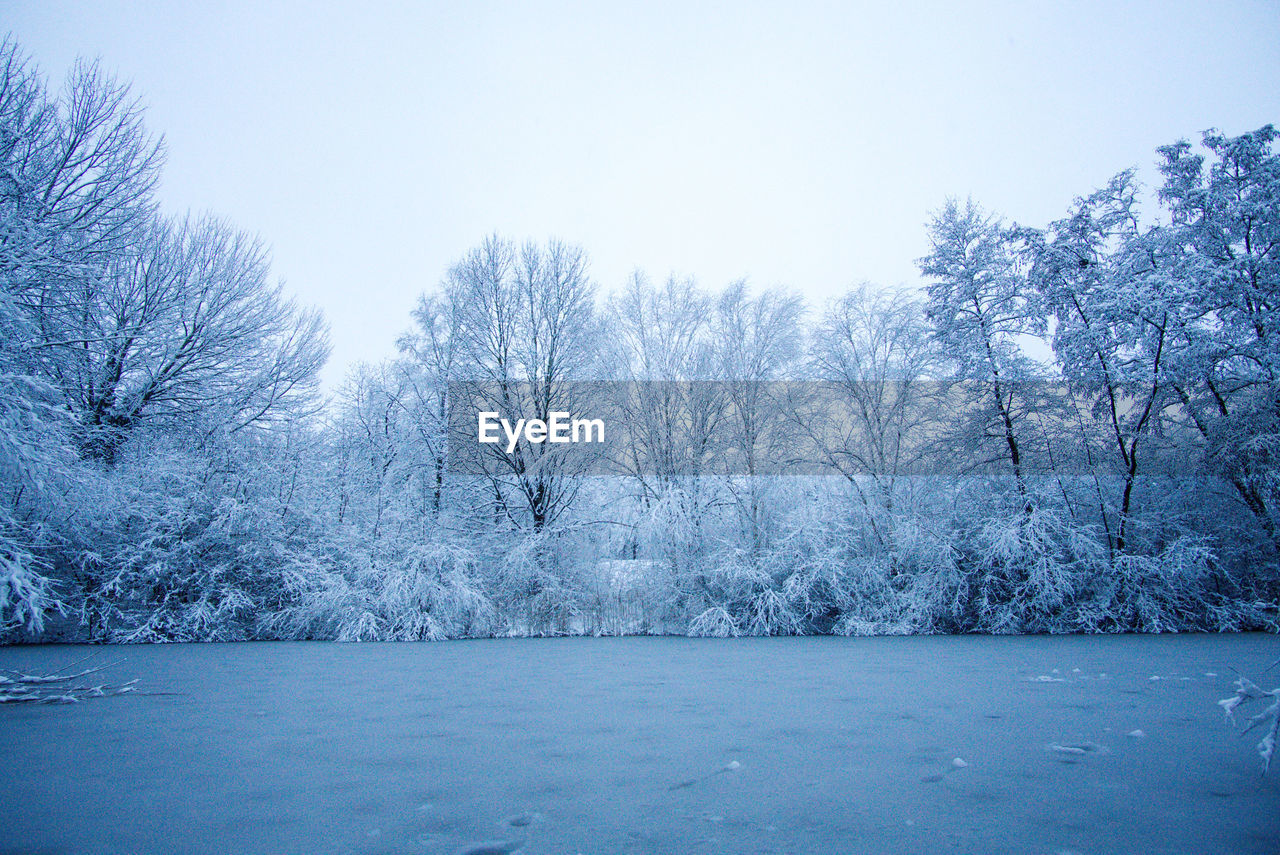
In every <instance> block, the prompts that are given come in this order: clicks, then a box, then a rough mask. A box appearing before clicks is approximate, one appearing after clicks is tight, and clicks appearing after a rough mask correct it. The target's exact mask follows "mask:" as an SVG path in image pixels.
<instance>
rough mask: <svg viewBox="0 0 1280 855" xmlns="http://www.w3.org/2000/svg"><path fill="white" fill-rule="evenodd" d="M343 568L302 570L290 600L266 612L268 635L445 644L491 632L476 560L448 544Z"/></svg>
mask: <svg viewBox="0 0 1280 855" xmlns="http://www.w3.org/2000/svg"><path fill="white" fill-rule="evenodd" d="M343 565H344V566H342V567H334V566H323V565H314V566H311V567H307V568H299V570H298V574H297V575H296V576H295V577H294V580H293V584H294V585H295V586H296V589H297V590H296V594H295V596H294V598H293V602H292V603H291V604H290V605H288V606H286V607H285V608H283V609H282V610H281V611H279V612H277V613H275V614H271V615H267V616H265V617H264V620H263V621H262V623H261V625H260V628H259V631H260V632H261V633H262V634H264V635H267V636H269V637H277V638H299V639H313V638H319V639H333V640H337V641H440V640H443V639H447V638H475V637H484V636H488V635H491V634H492V633H493V630H494V626H495V610H494V607H493V605H492V603H491V602H490V600H489V598H488V597H487V596H486V595H485V594H484V593H483V592H482V591H481V589H480V587H479V585H478V584H477V582H476V579H475V565H474V556H473V555H472V554H471V553H470V552H469V551H468V550H466V549H464V548H462V547H459V546H455V545H451V544H447V543H427V544H423V545H421V546H418V547H414V548H412V549H410V550H409V551H408V553H407V554H405V555H404V556H403V557H401V558H400V559H399V561H396V562H387V561H386V560H385V559H382V560H379V559H375V558H372V557H371V556H368V555H360V556H356V555H348V556H346V558H345V560H344V561H343Z"/></svg>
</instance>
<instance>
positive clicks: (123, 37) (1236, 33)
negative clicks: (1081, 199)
mask: <svg viewBox="0 0 1280 855" xmlns="http://www.w3.org/2000/svg"><path fill="white" fill-rule="evenodd" d="M891 6H893V7H894V8H890V7H891ZM0 30H9V31H11V32H12V34H13V35H14V36H15V37H16V38H17V40H18V42H19V44H20V45H21V46H22V47H23V48H24V49H25V50H26V51H27V52H28V53H29V54H30V55H31V56H32V57H33V58H34V59H35V60H36V61H37V62H38V63H39V64H40V66H41V67H42V68H43V70H44V71H45V73H46V74H48V75H49V76H50V78H51V79H52V80H54V81H56V82H60V81H61V79H62V76H63V74H64V72H65V71H66V69H67V68H68V67H69V65H70V64H71V62H72V61H73V60H74V59H75V57H76V56H77V55H86V56H99V57H101V58H102V60H103V62H104V64H105V65H106V66H107V67H108V68H109V69H112V70H114V71H115V72H116V73H117V74H118V75H119V76H121V77H123V78H126V79H131V80H132V81H133V83H134V87H135V92H137V93H138V94H140V95H141V96H142V97H143V98H144V100H145V102H146V103H147V104H148V105H149V110H148V113H147V121H148V124H149V126H150V128H151V129H152V130H154V131H157V132H161V133H163V134H164V136H165V138H166V141H167V145H168V152H169V156H168V165H167V167H166V169H165V172H164V183H163V186H162V188H161V200H162V202H163V204H164V206H165V207H166V208H167V209H168V210H169V211H170V212H173V213H180V212H183V211H186V210H188V209H193V210H198V211H206V210H207V211H212V212H214V213H217V214H219V215H221V216H224V217H226V218H228V219H229V220H231V221H232V222H234V223H235V224H236V225H237V226H239V227H241V228H244V229H247V230H250V231H254V232H257V233H259V234H260V235H261V236H262V238H263V239H264V240H265V241H266V242H267V243H268V244H269V245H271V246H272V247H273V250H274V252H273V255H274V259H275V264H274V270H275V274H276V275H277V276H278V277H280V278H281V279H283V280H284V281H285V283H286V285H287V287H288V289H289V290H290V291H292V292H293V293H295V294H296V295H297V296H298V297H299V298H300V299H301V300H302V301H304V302H307V303H314V304H318V305H320V306H321V307H322V308H323V309H324V310H325V312H326V314H327V316H328V318H329V321H330V324H331V326H332V334H333V344H334V353H333V357H332V360H331V362H330V365H329V366H328V368H327V369H326V372H325V379H326V384H327V385H328V386H329V387H330V388H332V387H333V386H334V385H336V383H337V382H339V381H340V380H341V378H342V377H343V376H344V375H345V373H346V371H347V369H348V367H349V366H350V364H351V363H353V362H355V361H357V360H369V361H372V360H377V359H381V358H383V357H385V356H389V355H391V354H393V353H394V341H395V338H396V336H397V335H398V334H399V333H400V332H401V331H403V330H404V329H406V328H407V327H408V325H409V311H410V309H411V308H412V307H413V305H414V303H415V301H416V299H417V295H418V294H419V293H421V292H422V291H423V290H424V289H426V288H429V287H431V286H432V285H434V284H435V283H436V282H438V281H439V279H440V277H441V276H442V274H443V273H444V271H445V270H446V269H447V268H448V267H449V265H450V264H451V263H452V262H453V261H455V260H457V259H458V258H459V257H460V256H462V255H463V254H464V253H465V252H466V251H467V250H468V249H469V248H471V247H472V246H474V245H475V244H477V243H478V242H479V241H480V240H481V239H482V238H483V237H484V236H485V235H487V234H489V233H491V232H495V231H496V232H500V233H502V234H504V235H507V236H509V237H513V238H517V239H524V238H536V239H539V240H541V239H544V238H547V237H552V236H554V237H558V238H561V239H564V240H566V241H570V242H574V243H579V244H582V245H583V246H584V247H585V248H586V250H587V252H588V253H589V254H590V256H591V259H592V272H593V275H594V277H595V279H596V281H597V282H598V283H599V284H600V287H601V289H602V290H603V291H609V290H612V289H615V288H617V287H619V286H620V285H621V284H622V283H623V282H624V280H625V279H626V277H627V276H628V274H629V273H630V271H631V270H632V269H634V268H636V267H641V268H644V269H645V270H647V271H648V272H649V273H650V274H652V275H654V276H655V277H662V276H665V275H666V274H667V273H669V272H677V273H680V274H686V275H693V276H695V277H697V278H698V280H699V281H700V282H702V283H703V284H704V285H707V286H712V287H719V286H721V285H724V284H725V283H727V282H729V281H731V280H733V279H736V278H739V277H745V278H747V279H748V280H749V281H750V282H751V283H752V284H753V285H756V286H771V285H783V286H785V287H788V288H792V289H795V290H797V291H799V292H800V293H802V294H804V295H805V296H806V297H807V298H808V299H809V301H810V302H811V303H812V304H815V305H816V304H820V303H821V302H822V301H824V300H825V299H826V298H828V297H831V296H834V295H836V294H838V293H840V292H842V291H843V290H844V289H846V288H847V287H848V286H850V285H851V284H853V283H856V282H859V281H863V280H869V281H872V282H876V283H881V284H898V283H903V284H906V285H909V286H914V285H916V284H918V282H919V277H918V274H917V272H916V268H915V264H914V260H915V259H916V258H917V257H919V256H920V255H922V254H923V253H924V252H925V251H926V240H925V230H924V224H925V222H926V221H927V219H928V217H929V213H930V212H931V211H932V210H934V209H936V208H937V207H939V206H940V205H941V204H942V202H943V200H944V199H945V198H946V197H947V196H961V197H963V196H966V195H972V196H973V197H974V198H975V199H976V200H977V201H979V202H980V203H981V204H983V205H984V206H985V207H987V208H989V209H993V210H996V211H998V212H1000V213H1002V214H1003V215H1004V216H1005V217H1006V218H1008V219H1012V220H1017V221H1019V222H1022V223H1027V224H1031V225H1040V224H1043V223H1045V222H1046V221H1048V220H1049V219H1052V218H1054V217H1057V216H1060V215H1061V214H1062V213H1064V211H1065V209H1066V206H1067V205H1068V204H1069V203H1070V202H1071V200H1072V199H1073V198H1074V197H1076V196H1079V195H1082V194H1085V193H1087V192H1089V191H1090V190H1092V189H1094V188H1095V187H1097V186H1098V185H1100V184H1102V183H1103V182H1104V181H1105V180H1106V179H1107V178H1108V177H1109V176H1110V175H1112V174H1113V173H1115V172H1117V171H1119V170H1121V169H1124V168H1127V167H1131V166H1137V167H1140V168H1141V169H1142V170H1143V171H1142V174H1143V175H1144V177H1145V178H1146V179H1147V180H1148V182H1152V181H1154V180H1155V177H1156V176H1155V172H1154V168H1153V164H1154V161H1155V157H1156V155H1155V148H1156V147H1157V146H1159V145H1162V144H1165V143H1169V142H1173V141H1175V140H1177V139H1179V138H1190V139H1193V140H1197V139H1198V138H1199V134H1200V132H1201V131H1202V130H1204V129H1206V128H1210V127H1216V128H1220V129H1221V130H1223V131H1224V132H1226V133H1230V134H1236V133H1241V132H1243V131H1246V130H1253V129H1256V128H1258V127H1260V126H1261V125H1264V124H1267V123H1277V122H1280V3H1277V2H1214V3H1210V2H1199V3H1190V2H1150V3H1128V4H1125V3H1110V2H1108V3H1072V4H1065V3H1064V4H1060V5H1055V6H1049V5H1043V4H1037V3H1033V2H1016V3H1007V4H1001V3H984V4H977V3H973V4H964V3H938V4H927V5H909V4H908V5H903V4H891V3H888V2H881V3H868V4H865V5H862V4H856V3H808V2H799V0H791V1H790V2H781V3H776V4H764V3H761V4H750V3H745V2H737V3H721V4H712V3H691V2H677V3H660V2H649V3H643V4H634V6H632V7H631V8H630V9H624V8H622V7H621V6H620V5H618V4H613V3H599V2H597V3H582V4H567V3H537V2H520V3H482V2H458V3H454V4H418V3H403V4H354V3H352V4H337V3H298V4H277V3H262V2H256V3H255V2H244V3H240V2H237V3H225V4H218V3H212V2H210V3H199V4H196V3H173V2H166V3H141V2H100V1H99V2H82V3H65V2H48V0H45V2H16V3H15V2H9V3H7V4H6V5H5V6H4V8H3V9H0Z"/></svg>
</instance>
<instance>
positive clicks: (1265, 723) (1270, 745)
mask: <svg viewBox="0 0 1280 855" xmlns="http://www.w3.org/2000/svg"><path fill="white" fill-rule="evenodd" d="M1267 698H1270V699H1271V703H1270V704H1269V705H1267V706H1266V707H1265V708H1264V709H1263V710H1262V711H1261V712H1258V713H1256V714H1254V715H1252V716H1250V717H1249V718H1248V719H1247V720H1246V721H1245V723H1244V725H1245V726H1244V730H1242V731H1241V732H1240V735H1241V736H1243V735H1244V734H1246V733H1248V732H1249V731H1251V730H1253V729H1254V728H1258V727H1263V728H1266V731H1265V733H1264V735H1263V737H1262V740H1261V741H1260V742H1259V743H1258V756H1259V757H1261V758H1262V774H1264V775H1265V774H1266V773H1267V771H1268V770H1269V769H1270V768H1271V758H1272V757H1274V756H1275V753H1276V734H1277V731H1280V689H1272V690H1271V691H1269V692H1268V691H1266V690H1264V689H1263V688H1262V687H1260V686H1259V685H1258V684H1257V683H1254V682H1253V681H1252V680H1250V679H1249V678H1247V677H1241V678H1240V679H1238V680H1236V693H1235V694H1234V695H1232V696H1231V697H1229V698H1223V699H1222V700H1220V701H1218V706H1220V707H1222V712H1223V714H1224V715H1225V716H1226V717H1227V721H1228V722H1230V723H1232V724H1235V722H1236V719H1235V711H1236V710H1237V709H1238V708H1240V707H1241V706H1243V705H1244V704H1247V703H1249V702H1250V701H1263V702H1264V703H1265V701H1266V699H1267Z"/></svg>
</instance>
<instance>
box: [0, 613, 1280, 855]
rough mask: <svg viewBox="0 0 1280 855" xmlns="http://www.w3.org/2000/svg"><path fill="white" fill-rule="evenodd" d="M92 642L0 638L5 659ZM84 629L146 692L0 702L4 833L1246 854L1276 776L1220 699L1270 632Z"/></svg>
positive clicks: (77, 845)
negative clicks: (20, 704) (278, 635)
mask: <svg viewBox="0 0 1280 855" xmlns="http://www.w3.org/2000/svg"><path fill="white" fill-rule="evenodd" d="M92 652H94V650H93V649H90V648H83V647H72V648H66V647H57V648H49V647H41V648H4V649H0V668H5V669H27V670H40V669H49V670H52V668H55V667H59V666H61V665H64V664H66V663H67V662H69V661H71V660H73V659H75V658H79V657H80V656H81V655H84V654H88V653H92ZM100 653H101V655H102V656H104V657H110V658H114V659H120V660H122V661H120V663H119V664H118V665H115V666H113V667H112V668H111V669H110V670H111V671H112V672H114V673H115V675H116V677H117V678H120V679H122V680H127V679H133V678H138V679H139V680H140V683H139V685H140V687H141V688H140V691H141V692H143V693H145V692H148V691H154V692H163V693H165V694H163V695H156V696H149V695H147V694H137V695H133V696H121V697H114V698H105V699H98V700H93V701H86V702H84V703H81V704H75V705H67V706H58V707H45V706H39V707H24V708H21V709H18V708H0V752H3V755H4V757H5V758H6V760H7V767H8V768H9V770H10V772H9V773H8V774H6V775H4V776H2V777H0V851H22V852H41V853H59V852H80V853H120V852H132V853H138V855H146V853H170V852H175V851H181V852H189V853H206V852H207V853H227V852H245V853H248V852H320V851H325V852H361V853H423V855H434V853H441V855H455V853H460V852H468V851H470V852H500V851H513V850H514V847H515V845H516V844H518V843H523V846H524V848H523V849H520V850H519V851H520V852H522V853H528V855H541V853H575V852H582V853H592V852H595V853H655V855H656V853H667V855H681V853H695V852H700V853H717V852H723V853H735V855H739V854H740V853H796V852H848V853H882V852H919V853H926V852H953V851H954V852H987V853H1046V855H1049V854H1050V853H1052V854H1053V855H1057V853H1066V852H1072V853H1080V855H1089V853H1097V855H1101V853H1108V855H1120V853H1134V855H1154V853H1190V852H1202V853H1220V852H1231V853H1241V855H1244V853H1269V852H1274V851H1275V842H1276V840H1277V839H1280V812H1277V810H1276V806H1277V804H1280V779H1277V777H1276V776H1275V775H1274V774H1272V775H1270V776H1267V777H1263V776H1261V775H1260V774H1259V772H1260V764H1259V762H1258V758H1257V755H1256V754H1255V753H1254V751H1253V745H1254V743H1255V742H1256V737H1253V738H1248V737H1247V738H1244V739H1242V738H1240V737H1239V735H1238V733H1237V731H1236V730H1233V729H1232V728H1230V727H1228V726H1226V725H1225V724H1224V722H1223V721H1222V714H1221V711H1220V710H1219V709H1218V707H1217V706H1216V703H1215V702H1216V701H1217V700H1219V699H1221V698H1222V697H1225V696H1228V695H1230V693H1231V687H1232V682H1233V680H1234V677H1235V674H1234V672H1233V670H1232V669H1233V668H1238V669H1239V670H1241V671H1242V672H1245V673H1254V674H1262V673H1263V671H1264V670H1265V669H1266V667H1267V666H1268V665H1269V664H1271V663H1272V662H1274V661H1275V657H1276V644H1275V641H1274V638H1273V637H1271V636H1262V635H1225V636H1206V635H1196V636H1167V637H1164V636H1162V637H1150V636H1148V637H1139V636H1107V637H1096V636H1091V637H1082V636H1069V637H1052V638H1045V637H1021V638H1015V637H1006V638H991V637H972V636H970V637H950V638H940V637H927V638H880V639H833V638H798V639H736V640H734V639H730V640H721V639H714V640H712V639H705V640H704V639H680V638H632V639H505V640H492V641H464V642H448V643H441V644H429V645H420V644H407V645H406V644H360V645H329V644H317V643H312V644H303V643H268V644H232V645H159V646H146V647H130V648H113V649H110V650H108V651H100ZM1273 673H1274V672H1273ZM486 842H488V843H489V844H490V845H491V848H489V849H479V848H474V847H478V846H479V845H480V844H482V843H486ZM498 844H506V848H501V847H500V846H499V845H498Z"/></svg>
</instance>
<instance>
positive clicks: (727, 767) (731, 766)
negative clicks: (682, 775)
mask: <svg viewBox="0 0 1280 855" xmlns="http://www.w3.org/2000/svg"><path fill="white" fill-rule="evenodd" d="M741 768H742V764H741V763H739V762H738V761H737V760H730V761H729V762H728V763H726V764H724V765H723V766H721V767H720V768H719V769H717V770H715V771H714V772H708V773H707V774H705V775H703V776H702V777H701V778H689V779H688V780H685V781H680V782H679V783H676V784H672V785H671V786H669V787H667V789H668V790H684V789H688V788H689V787H692V786H694V785H695V784H701V783H702V782H703V781H706V780H709V779H711V778H713V777H715V776H716V775H723V774H725V773H726V772H736V771H738V770H739V769H741Z"/></svg>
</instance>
